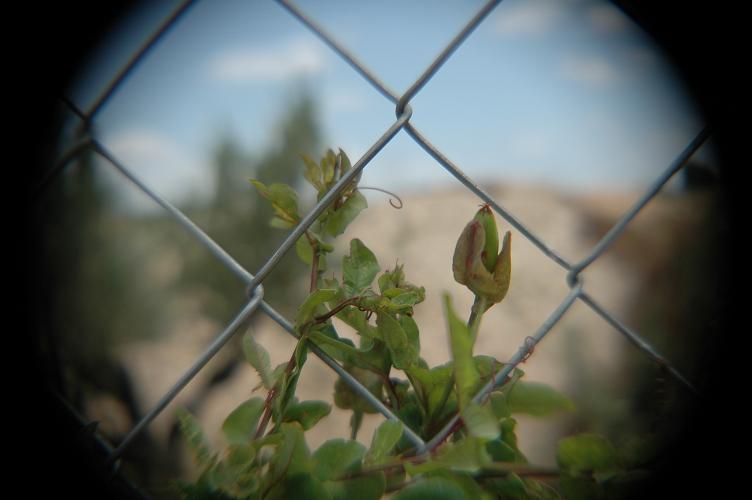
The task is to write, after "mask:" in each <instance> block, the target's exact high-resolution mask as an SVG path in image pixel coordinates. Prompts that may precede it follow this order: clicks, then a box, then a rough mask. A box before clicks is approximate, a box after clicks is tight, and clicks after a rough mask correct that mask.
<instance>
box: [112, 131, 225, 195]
mask: <svg viewBox="0 0 752 500" xmlns="http://www.w3.org/2000/svg"><path fill="white" fill-rule="evenodd" d="M104 144H105V145H106V146H107V148H108V149H109V150H110V151H112V153H113V154H114V155H115V157H116V158H117V159H118V160H119V161H121V162H122V163H123V164H124V165H125V166H126V167H127V168H128V169H129V170H131V171H132V172H133V173H134V174H135V175H136V176H137V177H138V178H139V179H140V180H141V181H143V182H144V183H145V184H146V185H147V186H148V187H149V188H151V189H153V190H154V191H155V192H156V193H157V194H159V195H160V196H164V197H165V198H167V199H168V200H170V201H172V202H177V201H179V200H180V199H181V198H183V197H184V196H186V195H188V194H190V193H196V194H200V195H205V194H207V190H208V189H211V186H210V184H211V182H210V179H207V170H206V169H205V168H204V166H203V165H201V164H200V163H199V162H197V161H196V160H195V157H196V154H195V153H196V152H194V151H187V150H185V149H184V148H181V146H180V145H179V144H178V143H176V142H174V141H173V140H172V139H171V138H169V137H166V136H165V135H162V134H160V133H159V132H155V131H152V130H148V129H130V130H126V131H123V132H120V133H118V134H115V135H113V136H111V137H107V138H106V139H105V140H104ZM125 194H126V195H127V196H128V199H127V200H126V202H127V203H129V204H130V205H131V206H132V207H133V208H141V207H138V206H134V204H135V205H140V204H141V203H143V201H144V198H143V197H142V196H138V192H137V191H135V190H128V191H127V192H126V193H125ZM143 208H146V207H143Z"/></svg>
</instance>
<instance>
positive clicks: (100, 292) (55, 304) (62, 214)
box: [35, 89, 322, 483]
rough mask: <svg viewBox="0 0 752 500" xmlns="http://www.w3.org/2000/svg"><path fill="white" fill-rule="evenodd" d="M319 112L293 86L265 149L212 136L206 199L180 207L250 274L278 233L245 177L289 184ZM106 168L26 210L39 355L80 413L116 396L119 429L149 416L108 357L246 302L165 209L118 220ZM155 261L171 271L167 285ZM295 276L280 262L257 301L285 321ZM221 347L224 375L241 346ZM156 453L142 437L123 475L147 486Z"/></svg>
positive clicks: (293, 299) (314, 140)
mask: <svg viewBox="0 0 752 500" xmlns="http://www.w3.org/2000/svg"><path fill="white" fill-rule="evenodd" d="M317 114H318V111H317V109H316V103H315V101H314V99H313V97H312V96H311V95H310V93H308V91H306V90H305V89H302V90H299V91H297V92H296V93H295V94H294V95H292V96H291V98H290V99H289V101H288V105H287V108H286V109H284V111H283V112H282V113H281V116H279V120H278V128H277V130H276V140H273V141H270V146H269V147H268V149H267V150H265V151H262V152H260V153H256V154H254V152H251V151H247V150H245V149H244V148H243V146H242V144H241V143H240V142H239V141H238V140H237V139H235V138H234V137H233V136H232V134H231V133H229V132H227V133H223V134H221V135H219V136H218V137H217V139H216V145H215V147H214V151H213V154H212V158H211V162H210V165H209V168H210V169H211V176H210V177H211V178H213V179H212V180H213V184H214V186H215V187H214V193H213V195H212V196H211V197H209V198H208V199H202V198H193V199H190V200H188V201H187V202H183V203H180V204H179V206H178V208H180V209H181V210H182V211H183V212H184V213H185V214H186V215H187V216H188V217H190V218H191V219H192V220H193V221H194V222H195V223H196V224H197V225H198V226H199V227H201V229H202V230H203V231H205V232H206V233H207V234H208V235H209V236H210V237H211V238H212V239H213V240H214V241H215V242H217V243H218V244H219V245H221V246H222V247H223V248H224V249H225V250H226V251H227V253H228V254H229V255H230V256H232V257H233V258H234V259H235V260H236V261H237V262H238V263H239V264H240V265H241V266H242V267H244V268H245V269H247V270H249V271H250V272H255V271H256V270H257V269H258V268H260V266H261V265H262V264H263V262H264V261H265V260H266V259H268V257H269V256H270V255H271V254H272V252H273V251H274V249H275V248H276V247H277V246H278V245H279V243H280V242H281V240H282V239H283V238H284V237H285V232H284V231H280V230H277V229H274V228H271V227H270V226H269V220H270V219H271V216H272V213H271V208H270V207H269V206H268V203H264V201H263V200H262V199H261V197H259V196H258V195H257V193H256V191H255V189H254V188H253V187H252V186H251V184H250V183H249V182H248V178H250V177H254V178H258V179H260V180H262V181H263V182H269V183H271V182H285V183H288V184H290V185H293V186H297V185H299V184H300V183H301V182H300V181H301V180H302V172H303V169H302V161H301V159H300V157H299V155H300V154H310V152H312V151H315V152H318V151H319V150H320V149H321V140H322V139H321V127H320V125H319V123H318V121H317V119H316V117H317ZM317 154H318V153H317ZM109 169H111V166H110V165H107V164H106V163H103V162H102V160H101V159H100V158H98V157H97V155H96V153H93V152H91V151H89V152H87V153H85V154H83V155H81V156H80V157H78V159H77V160H76V161H75V162H73V163H71V164H69V165H68V166H67V167H66V170H65V173H64V174H63V175H62V176H60V177H59V178H58V179H57V180H56V181H55V182H53V183H52V184H50V185H49V186H48V189H47V190H46V192H45V193H44V196H43V197H42V199H41V201H40V204H39V206H38V210H37V212H36V213H35V216H36V220H37V226H38V228H39V232H40V234H41V235H43V238H42V243H43V245H42V246H43V249H42V250H43V266H44V267H45V272H44V275H45V276H47V277H48V278H47V279H48V282H47V283H45V287H46V289H47V290H48V291H52V293H48V294H44V295H43V297H40V300H44V301H46V304H45V309H46V310H47V311H49V313H48V314H47V315H45V317H44V318H42V321H43V322H44V328H45V333H46V334H45V335H44V336H43V337H42V343H43V345H42V346H40V347H41V351H42V353H43V355H44V357H45V359H46V360H47V363H46V364H45V367H46V368H47V370H48V374H47V375H48V378H49V380H50V381H51V384H52V386H53V388H54V389H55V390H56V391H57V392H58V393H59V394H60V395H62V396H64V397H65V398H66V399H67V400H68V401H70V402H72V405H73V407H74V408H75V409H76V410H77V411H78V412H79V413H80V414H82V415H85V414H86V413H87V407H86V405H87V402H88V401H89V400H90V399H91V398H93V397H95V396H97V395H101V394H107V395H109V396H113V397H115V398H116V399H117V400H118V401H120V402H121V403H122V404H123V405H124V407H125V408H126V409H127V413H128V415H127V416H128V419H127V420H128V421H129V423H128V424H126V429H124V430H125V431H127V430H128V429H127V427H128V426H130V425H132V424H133V423H135V422H136V421H137V420H138V419H139V418H141V416H142V415H143V413H144V412H145V411H147V410H148V409H149V408H143V407H142V406H143V405H140V404H139V401H137V397H136V396H135V395H134V388H133V386H132V381H131V380H130V378H129V374H128V373H127V372H126V370H125V368H124V367H123V365H122V363H121V362H120V361H119V359H118V355H117V354H118V349H119V348H120V347H122V346H123V345H124V344H126V343H131V342H137V341H139V340H143V339H154V338H158V337H159V336H160V335H163V334H164V332H165V331H167V330H169V327H170V324H171V323H170V322H171V321H173V320H174V318H175V317H176V316H180V315H181V314H185V313H186V311H185V307H192V305H194V304H197V305H198V307H199V309H200V310H199V311H192V313H198V314H199V315H201V316H204V317H206V318H208V319H210V320H212V321H214V322H216V323H217V324H219V325H224V324H226V323H228V322H229V321H230V319H231V318H232V317H233V316H234V315H235V314H236V313H237V311H238V310H239V309H240V308H241V306H242V304H243V303H244V302H246V301H247V290H246V287H245V284H244V283H243V282H241V281H240V280H239V279H238V277H237V276H235V275H233V274H232V273H231V272H230V271H229V270H228V269H227V268H226V267H225V266H224V265H223V264H222V263H221V262H220V261H218V260H217V259H216V258H215V257H214V256H213V255H211V254H210V253H209V252H208V251H207V250H206V249H205V248H204V247H203V246H202V245H200V244H199V243H197V242H196V241H194V240H193V239H192V238H191V237H190V236H188V235H187V234H186V233H185V230H184V229H183V228H182V227H181V226H180V225H179V224H177V223H176V222H175V221H174V220H173V219H172V218H170V217H169V216H168V215H167V214H166V212H164V211H163V210H156V211H149V212H145V213H140V214H134V213H128V212H125V213H124V211H123V210H122V208H119V207H118V205H117V202H116V200H117V199H118V196H117V195H118V193H116V192H114V190H115V189H117V188H118V187H117V186H116V185H114V184H113V183H111V182H107V180H106V178H103V176H104V175H105V173H107V174H109V172H107V170H109ZM128 189H130V186H128ZM304 202H305V200H301V205H303V208H304V209H305V206H304ZM165 256H167V257H165ZM165 259H166V260H168V261H171V262H165ZM165 264H166V265H167V267H169V268H172V269H173V272H167V273H166V275H167V279H164V277H163V275H164V274H165V273H164V270H163V269H162V267H163V266H164V265H165ZM174 270H177V272H175V271H174ZM303 274H305V270H304V269H303V264H302V263H301V262H300V261H299V259H298V258H297V257H296V256H295V254H294V253H289V254H288V255H286V256H285V257H284V258H283V260H282V262H281V263H280V264H279V265H278V266H277V267H276V268H275V269H274V271H272V272H271V274H270V275H269V276H268V278H267V279H266V280H265V282H264V285H265V300H267V301H269V302H270V303H271V304H272V305H273V306H274V307H275V308H277V309H278V310H279V311H280V312H282V313H283V314H288V315H289V314H291V313H293V312H294V309H295V307H296V306H295V305H296V304H297V303H299V302H300V301H301V300H302V298H303V297H304V295H303V294H304V293H305V285H302V286H296V285H299V284H300V283H301V282H300V277H301V276H302V275H303ZM256 318H258V316H255V317H254V319H256ZM236 340H239V337H238V338H237V339H233V342H234V341H236ZM226 351H227V352H230V353H235V355H230V356H229V357H226V358H225V360H224V364H225V366H224V367H222V368H221V369H220V370H219V371H220V372H224V373H225V374H227V373H229V372H231V371H232V370H233V369H234V367H235V366H236V365H237V364H238V362H240V360H241V359H242V355H241V350H240V349H239V348H238V349H233V348H231V347H230V348H227V349H226ZM220 378H221V376H220ZM208 390H210V387H207V388H205V390H204V391H203V392H202V393H200V395H199V396H198V397H199V398H200V397H201V395H205V394H206V393H207V392H208ZM119 437H122V436H119ZM115 444H116V443H115ZM163 452H164V450H158V449H157V448H156V446H155V443H154V442H152V440H151V439H150V438H149V433H148V431H147V432H144V433H142V434H141V435H140V436H139V438H138V440H137V442H136V443H135V444H134V445H133V446H132V447H131V448H130V449H129V450H128V452H127V454H126V456H127V457H128V458H129V459H130V460H131V461H132V462H133V463H135V464H136V466H135V469H136V470H135V471H132V472H134V473H135V474H136V475H137V476H138V477H139V478H140V479H141V480H145V481H146V482H150V483H154V482H158V481H156V480H155V475H157V476H158V475H160V474H163V473H164V472H165V469H168V470H171V469H173V468H174V465H173V466H172V467H171V466H169V465H168V464H165V463H163V462H162V458H161V457H162V455H163Z"/></svg>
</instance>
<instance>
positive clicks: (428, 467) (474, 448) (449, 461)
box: [405, 436, 491, 476]
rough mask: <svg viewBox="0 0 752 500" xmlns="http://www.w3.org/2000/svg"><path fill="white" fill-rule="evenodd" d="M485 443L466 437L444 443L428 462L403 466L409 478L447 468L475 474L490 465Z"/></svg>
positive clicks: (484, 441)
mask: <svg viewBox="0 0 752 500" xmlns="http://www.w3.org/2000/svg"><path fill="white" fill-rule="evenodd" d="M486 441H487V440H486V439H481V438H476V437H472V436H467V437H465V438H464V439H462V440H460V441H456V442H449V443H446V444H444V445H443V446H442V447H441V448H439V452H438V453H437V454H436V456H434V457H433V458H432V459H431V460H430V461H428V462H424V463H422V464H418V465H409V464H405V469H406V470H407V472H408V473H409V474H410V475H411V476H415V475H416V474H424V473H427V472H432V471H435V470H438V469H447V468H448V469H451V470H454V471H459V472H468V473H470V474H473V473H476V472H478V471H479V470H480V469H481V468H483V467H484V466H486V465H488V464H490V463H491V456H490V455H489V454H488V451H487V450H486Z"/></svg>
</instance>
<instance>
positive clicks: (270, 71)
mask: <svg viewBox="0 0 752 500" xmlns="http://www.w3.org/2000/svg"><path fill="white" fill-rule="evenodd" d="M323 68H324V57H323V55H322V54H321V52H320V51H319V50H318V49H317V47H316V46H315V45H311V44H310V43H307V42H305V41H302V40H294V41H291V42H288V43H285V44H282V45H277V46H273V47H266V48H262V47H248V48H244V49H235V50H228V51H226V52H224V53H221V54H219V55H217V57H215V58H214V60H213V61H212V63H211V67H210V72H211V75H212V77H213V78H215V79H217V80H220V81H225V82H234V83H257V82H277V81H280V80H288V79H291V78H295V77H297V76H300V75H305V74H315V73H318V72H320V71H321V70H322V69H323Z"/></svg>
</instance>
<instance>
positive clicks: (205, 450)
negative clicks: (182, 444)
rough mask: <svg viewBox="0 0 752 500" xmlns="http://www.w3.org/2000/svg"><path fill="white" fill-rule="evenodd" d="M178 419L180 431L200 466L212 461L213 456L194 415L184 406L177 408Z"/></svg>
mask: <svg viewBox="0 0 752 500" xmlns="http://www.w3.org/2000/svg"><path fill="white" fill-rule="evenodd" d="M177 416H178V421H179V422H180V431H181V432H182V433H183V436H185V439H186V441H187V442H188V448H189V449H190V451H191V453H192V454H193V458H194V460H195V461H196V463H197V464H198V465H200V466H206V465H208V464H211V463H213V462H214V458H213V457H212V456H211V452H210V450H209V445H208V443H207V440H206V437H205V436H204V433H203V431H202V430H201V425H200V424H199V423H198V420H196V417H194V416H193V415H191V414H190V413H189V412H188V410H186V409H184V408H178V410H177Z"/></svg>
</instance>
